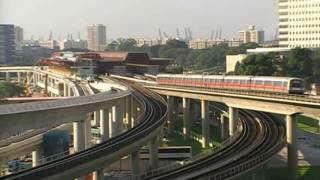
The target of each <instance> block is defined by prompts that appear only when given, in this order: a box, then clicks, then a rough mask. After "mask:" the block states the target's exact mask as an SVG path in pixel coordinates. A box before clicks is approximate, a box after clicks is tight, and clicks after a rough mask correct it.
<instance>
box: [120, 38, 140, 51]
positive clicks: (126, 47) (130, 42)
mask: <svg viewBox="0 0 320 180" xmlns="http://www.w3.org/2000/svg"><path fill="white" fill-rule="evenodd" d="M118 42H119V45H118V51H136V50H137V49H138V47H137V41H136V40H135V39H123V38H120V39H118Z"/></svg>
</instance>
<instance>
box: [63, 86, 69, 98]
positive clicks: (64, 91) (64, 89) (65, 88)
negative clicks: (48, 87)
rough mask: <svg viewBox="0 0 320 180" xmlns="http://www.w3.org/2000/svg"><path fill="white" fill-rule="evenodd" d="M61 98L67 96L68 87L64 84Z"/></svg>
mask: <svg viewBox="0 0 320 180" xmlns="http://www.w3.org/2000/svg"><path fill="white" fill-rule="evenodd" d="M63 96H65V97H66V96H68V87H67V84H66V83H63Z"/></svg>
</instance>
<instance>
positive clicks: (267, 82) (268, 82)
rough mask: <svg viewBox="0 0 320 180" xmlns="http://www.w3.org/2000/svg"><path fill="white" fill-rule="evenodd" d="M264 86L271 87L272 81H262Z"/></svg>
mask: <svg viewBox="0 0 320 180" xmlns="http://www.w3.org/2000/svg"><path fill="white" fill-rule="evenodd" d="M264 85H267V86H271V85H272V81H264Z"/></svg>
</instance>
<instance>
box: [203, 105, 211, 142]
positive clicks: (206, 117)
mask: <svg viewBox="0 0 320 180" xmlns="http://www.w3.org/2000/svg"><path fill="white" fill-rule="evenodd" d="M201 122H202V147H203V148H207V147H209V130H210V129H209V128H210V127H209V103H208V101H205V100H201Z"/></svg>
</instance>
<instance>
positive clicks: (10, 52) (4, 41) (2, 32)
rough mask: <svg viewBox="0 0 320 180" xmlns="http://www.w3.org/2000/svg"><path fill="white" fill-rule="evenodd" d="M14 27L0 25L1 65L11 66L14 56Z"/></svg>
mask: <svg viewBox="0 0 320 180" xmlns="http://www.w3.org/2000/svg"><path fill="white" fill-rule="evenodd" d="M14 34H15V33H14V25H9V24H0V64H9V63H10V62H11V61H13V56H14V49H15V44H14V41H15V39H14Z"/></svg>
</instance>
